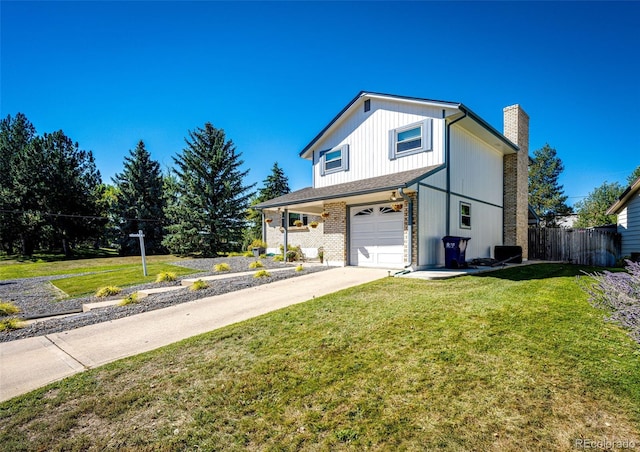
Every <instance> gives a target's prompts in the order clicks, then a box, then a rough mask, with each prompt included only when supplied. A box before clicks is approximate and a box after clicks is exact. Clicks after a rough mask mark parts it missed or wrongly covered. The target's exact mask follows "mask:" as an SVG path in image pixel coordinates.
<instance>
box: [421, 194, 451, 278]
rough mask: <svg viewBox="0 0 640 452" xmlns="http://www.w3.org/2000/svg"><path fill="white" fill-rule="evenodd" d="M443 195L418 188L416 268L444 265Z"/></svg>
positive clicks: (444, 199) (444, 209)
mask: <svg viewBox="0 0 640 452" xmlns="http://www.w3.org/2000/svg"><path fill="white" fill-rule="evenodd" d="M445 212H446V195H445V193H443V192H441V191H439V190H434V189H431V188H427V187H424V186H420V187H419V192H418V266H421V267H422V266H428V267H434V266H437V265H444V247H443V245H442V237H444V235H445V234H446V230H445V227H446V225H445Z"/></svg>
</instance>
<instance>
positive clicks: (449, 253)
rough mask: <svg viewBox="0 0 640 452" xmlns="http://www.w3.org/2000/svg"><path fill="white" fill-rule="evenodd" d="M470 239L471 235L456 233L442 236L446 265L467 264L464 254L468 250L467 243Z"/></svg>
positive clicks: (459, 265) (448, 266) (457, 265)
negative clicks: (455, 234)
mask: <svg viewBox="0 0 640 452" xmlns="http://www.w3.org/2000/svg"><path fill="white" fill-rule="evenodd" d="M469 240H471V237H457V236H454V235H447V236H446V237H442V243H443V244H444V266H445V267H447V268H460V267H466V266H467V261H466V259H465V256H464V255H465V251H466V250H467V243H468V242H469Z"/></svg>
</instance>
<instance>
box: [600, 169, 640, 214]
mask: <svg viewBox="0 0 640 452" xmlns="http://www.w3.org/2000/svg"><path fill="white" fill-rule="evenodd" d="M638 190H640V177H639V178H637V179H636V180H635V182H633V184H631V185H629V186H628V187H627V189H626V190H625V191H623V192H622V194H621V195H620V196H619V197H618V200H617V201H616V202H615V203H614V204H613V205H612V206H611V207H609V209H608V210H607V212H606V213H607V215H617V214H619V213H620V211H621V210H622V209H623V208H624V205H625V204H626V203H627V201H629V199H631V197H632V196H633V195H634V194H635V193H636V192H637V191H638Z"/></svg>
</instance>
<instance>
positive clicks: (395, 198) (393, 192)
mask: <svg viewBox="0 0 640 452" xmlns="http://www.w3.org/2000/svg"><path fill="white" fill-rule="evenodd" d="M397 200H398V198H397V197H396V192H395V191H392V192H391V198H389V201H397Z"/></svg>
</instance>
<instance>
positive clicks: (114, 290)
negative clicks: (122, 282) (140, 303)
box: [96, 286, 122, 298]
mask: <svg viewBox="0 0 640 452" xmlns="http://www.w3.org/2000/svg"><path fill="white" fill-rule="evenodd" d="M120 292H122V289H121V288H119V287H117V286H105V287H101V288H99V289H98V291H97V292H96V297H98V298H104V297H111V296H113V295H118V294H119V293H120Z"/></svg>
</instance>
